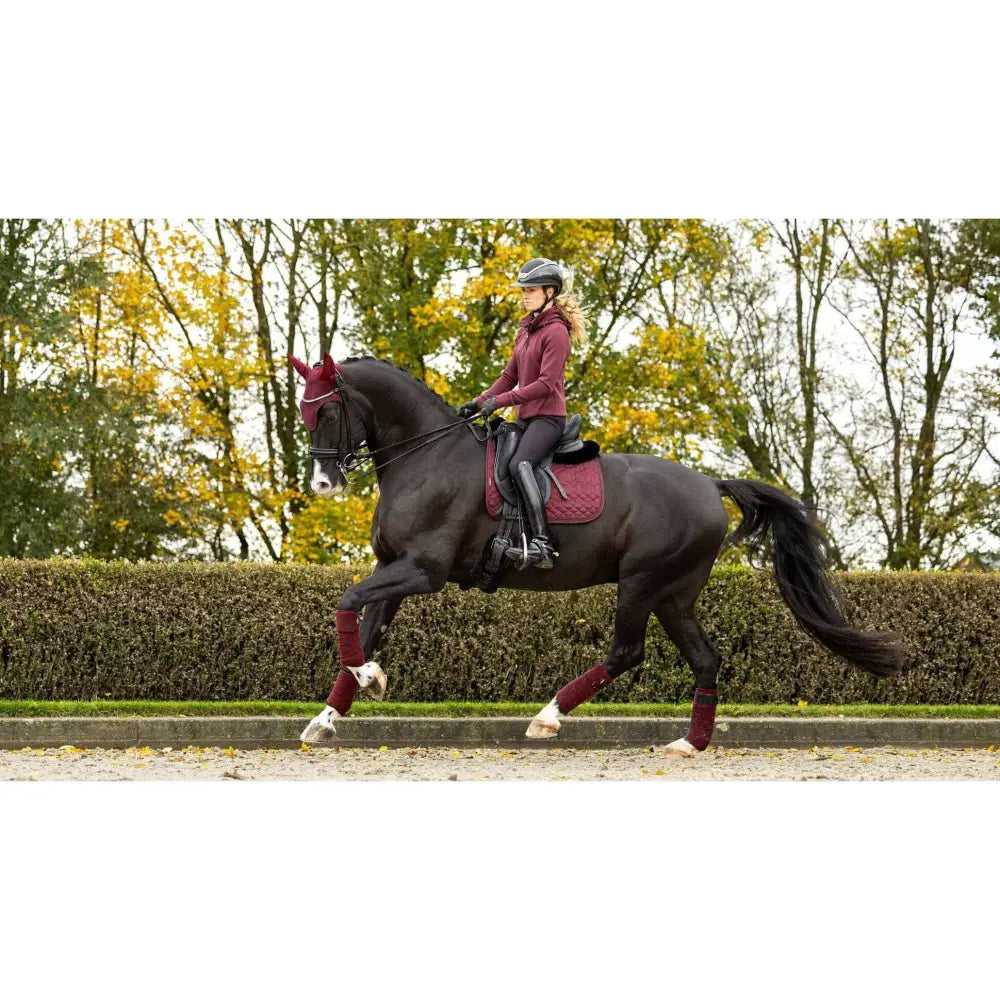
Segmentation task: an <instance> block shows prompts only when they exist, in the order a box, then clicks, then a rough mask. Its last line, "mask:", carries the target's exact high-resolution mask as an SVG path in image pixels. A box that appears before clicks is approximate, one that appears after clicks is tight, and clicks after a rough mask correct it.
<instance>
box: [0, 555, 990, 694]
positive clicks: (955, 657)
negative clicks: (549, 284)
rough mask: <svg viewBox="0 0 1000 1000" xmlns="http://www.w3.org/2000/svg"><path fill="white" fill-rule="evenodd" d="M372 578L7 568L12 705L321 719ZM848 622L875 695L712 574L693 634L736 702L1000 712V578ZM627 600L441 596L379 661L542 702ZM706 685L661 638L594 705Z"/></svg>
mask: <svg viewBox="0 0 1000 1000" xmlns="http://www.w3.org/2000/svg"><path fill="white" fill-rule="evenodd" d="M369 571H370V567H369V566H367V565H365V566H353V567H347V566H345V567H317V566H285V565H262V564H254V563H238V564H237V563H228V564H210V565H208V564H201V563H138V564H132V563H102V562H96V561H90V560H82V561H78V560H51V561H45V562H39V561H32V560H24V561H20V560H12V559H2V560H0V699H9V698H15V699H91V698H110V699H116V700H125V699H130V700H136V699H139V700H143V699H156V700H209V701H211V700H242V699H260V700H272V699H281V700H305V701H321V700H323V699H325V697H326V695H327V693H328V691H329V689H330V686H331V684H332V683H333V679H334V676H335V674H336V669H337V666H336V632H335V629H334V614H333V612H334V609H335V608H336V604H337V600H338V598H339V595H340V594H341V593H342V592H343V590H344V589H345V588H346V587H348V586H350V584H351V582H352V578H353V577H355V576H356V575H358V574H360V575H365V574H367V573H368V572H369ZM836 576H837V578H838V582H839V584H840V586H841V588H842V590H843V591H844V593H845V595H846V597H847V599H848V603H849V606H850V609H851V617H852V620H853V621H854V622H856V623H857V624H859V625H861V626H863V627H866V628H887V629H893V630H895V631H897V632H899V633H900V634H901V635H902V636H903V638H904V640H905V642H906V644H907V646H908V647H909V650H910V654H909V657H908V662H907V666H906V667H905V668H904V670H903V671H902V672H901V673H900V674H898V675H897V676H895V677H893V678H890V679H887V680H881V681H879V680H876V679H875V678H872V677H870V676H869V675H868V674H866V673H865V672H863V671H861V670H859V669H857V668H856V667H853V666H851V665H850V664H846V663H844V662H843V661H840V660H838V659H836V658H835V657H833V656H832V655H830V654H829V653H827V652H826V651H825V650H824V649H822V648H821V647H820V646H818V645H817V644H816V643H815V642H814V641H813V640H812V639H811V638H810V637H809V636H808V635H807V634H806V633H805V632H803V631H802V630H801V629H800V628H799V627H798V626H797V624H796V623H795V621H794V620H793V619H792V617H791V616H790V614H789V613H788V611H787V609H786V608H785V606H784V604H783V603H782V602H781V600H780V597H779V596H778V594H777V592H776V589H775V587H774V585H773V582H772V580H771V577H770V574H768V573H762V572H758V571H754V570H748V569H732V568H719V569H718V570H717V571H716V572H715V574H714V575H713V577H712V579H711V581H710V583H709V585H708V586H707V587H706V588H705V591H704V592H703V594H702V597H701V601H700V607H701V611H700V614H701V619H702V622H703V624H704V626H705V628H706V630H707V632H708V633H709V635H710V636H711V637H712V638H713V640H714V641H715V643H716V645H717V647H718V649H719V651H720V653H722V656H723V666H722V672H721V675H720V685H719V686H720V695H721V696H722V698H723V699H724V700H725V701H727V702H759V703H760V702H762V703H776V702H777V703H788V702H795V701H797V700H799V699H801V700H805V701H809V702H813V703H838V702H865V701H867V702H876V703H899V704H948V703H964V704H989V703H1000V666H998V665H1000V634H998V630H997V629H996V628H995V621H996V615H997V608H998V606H1000V575H996V574H985V573H984V574H976V573H848V574H836ZM615 593H616V592H615V588H614V587H613V586H602V587H596V588H591V589H589V590H583V591H577V592H571V593H528V592H517V591H500V592H499V593H497V594H493V595H487V594H483V593H480V592H478V591H459V590H458V588H457V587H454V586H452V585H449V586H448V587H446V588H445V590H444V591H442V592H441V593H439V594H433V595H429V596H420V597H413V598H409V599H408V600H406V601H404V603H403V605H402V608H401V609H400V611H399V613H398V614H397V616H396V619H395V621H394V622H393V625H392V628H391V630H390V632H389V636H388V641H387V643H386V645H385V646H384V647H383V650H382V652H381V653H380V656H379V661H380V662H381V664H382V665H383V667H385V669H386V670H387V672H388V674H389V692H388V694H389V697H391V698H392V699H393V700H394V701H444V700H450V701H536V702H537V701H547V700H548V699H549V698H551V697H552V695H553V694H554V693H555V691H556V690H557V689H558V688H559V687H560V686H561V685H562V684H564V683H566V681H568V680H570V679H571V678H573V677H575V676H576V675H577V674H579V673H581V672H582V671H583V670H586V669H587V668H588V667H591V666H593V665H594V664H596V663H600V662H601V660H602V659H603V658H604V656H605V655H606V652H607V649H608V647H609V644H610V640H611V634H612V623H613V612H614V602H615ZM693 690H694V681H693V678H692V676H691V673H690V671H689V670H688V668H687V666H686V665H685V664H684V663H683V661H681V659H680V657H679V655H678V653H677V651H676V649H675V648H674V646H673V645H672V643H671V642H670V641H669V640H668V639H667V638H666V636H665V635H664V633H663V630H662V628H661V627H660V625H659V622H657V621H656V619H655V618H653V619H651V621H650V627H649V633H648V636H647V641H646V659H645V662H644V664H643V665H642V666H641V667H640V668H638V669H637V670H635V671H632V672H630V673H629V674H626V675H625V676H623V677H622V678H620V679H619V680H618V681H617V682H616V683H615V684H613V685H611V686H610V687H609V688H607V689H606V690H605V691H604V692H602V693H601V695H600V696H599V698H598V700H607V701H646V702H673V703H677V702H684V701H689V700H690V698H691V697H692V694H693Z"/></svg>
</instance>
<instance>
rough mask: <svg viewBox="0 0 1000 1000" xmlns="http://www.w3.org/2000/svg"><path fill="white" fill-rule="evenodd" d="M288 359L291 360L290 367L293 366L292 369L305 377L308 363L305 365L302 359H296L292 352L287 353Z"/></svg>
mask: <svg viewBox="0 0 1000 1000" xmlns="http://www.w3.org/2000/svg"><path fill="white" fill-rule="evenodd" d="M288 360H289V361H291V363H292V367H293V368H294V369H295V370H296V371H297V372H298V373H299V374H300V375H301V376H302V377H303V378H305V377H306V375H307V374H308V372H309V366H308V365H307V364H306V363H305V362H304V361H299V359H298V358H297V357H295V355H294V354H289V355H288Z"/></svg>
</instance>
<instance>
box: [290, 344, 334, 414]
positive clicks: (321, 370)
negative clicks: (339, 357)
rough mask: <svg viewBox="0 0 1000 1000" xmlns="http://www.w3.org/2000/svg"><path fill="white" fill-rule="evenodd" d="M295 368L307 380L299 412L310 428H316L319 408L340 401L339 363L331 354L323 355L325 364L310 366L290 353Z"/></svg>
mask: <svg viewBox="0 0 1000 1000" xmlns="http://www.w3.org/2000/svg"><path fill="white" fill-rule="evenodd" d="M288 358H289V360H290V361H291V362H292V365H293V366H294V368H295V370H296V371H297V372H298V373H299V374H300V375H301V376H302V377H303V378H304V379H305V380H306V391H305V392H304V393H303V394H302V399H301V400H300V401H299V412H300V413H301V414H302V419H303V421H304V422H305V425H306V427H308V428H309V430H311V431H314V430H316V424H317V423H318V422H319V410H320V407H321V406H322V405H323V404H324V403H336V402H339V401H340V393H339V392H337V382H336V376H337V375H339V374H340V365H338V364H337V363H336V362H335V361H334V360H333V358H331V357H330V355H329V354H324V355H323V364H322V365H317V366H316V367H315V368H310V367H309V365H307V364H306V363H305V362H304V361H299V359H298V358H296V357H293V356H292V355H291V354H289V355H288Z"/></svg>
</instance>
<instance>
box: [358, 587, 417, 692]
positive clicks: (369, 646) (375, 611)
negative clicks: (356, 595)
mask: <svg viewBox="0 0 1000 1000" xmlns="http://www.w3.org/2000/svg"><path fill="white" fill-rule="evenodd" d="M402 603H403V598H402V597H393V598H390V599H389V600H386V601H372V602H371V604H368V605H366V606H365V615H364V618H362V620H361V649H362V652H363V654H364V657H365V662H364V663H363V664H361V666H360V667H346V668H345V669H347V670H349V671H350V672H351V673H352V674H354V676H355V678H356V679H357V682H358V689H359V692H360V694H361V695H362V696H363V697H365V698H371V699H373V700H374V701H381V700H382V699H383V698H384V697H385V685H386V676H385V671H384V670H383V669H382V668H381V667H380V666H379V665H378V663H376V662H375V653H376V652H377V651H378V649H379V648H380V647H381V645H382V643H383V642H385V635H386V633H387V632H388V631H389V626H390V625H391V624H392V620H393V618H395V617H396V612H397V611H398V610H399V606H400V605H401V604H402Z"/></svg>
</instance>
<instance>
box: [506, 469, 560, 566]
mask: <svg viewBox="0 0 1000 1000" xmlns="http://www.w3.org/2000/svg"><path fill="white" fill-rule="evenodd" d="M514 482H515V483H517V486H518V491H519V492H520V494H521V497H522V499H523V500H524V506H525V509H526V510H527V512H528V523H529V524H530V525H531V534H532V538H531V541H530V543H529V544H528V565H534V566H537V567H538V568H539V569H552V568H553V566H554V565H555V563H554V562H553V558H554V557H555V556H558V555H559V553H558V552H555V551H554V550H553V548H552V543H551V541H550V540H549V525H548V522H547V521H546V519H545V505H544V504H543V503H542V495H541V494H540V493H539V492H538V483H536V482H535V472H534V470H533V469H532V468H531V463H530V462H528V461H524V462H521V463H520V464H519V465H518V467H517V475H516V476H514Z"/></svg>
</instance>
